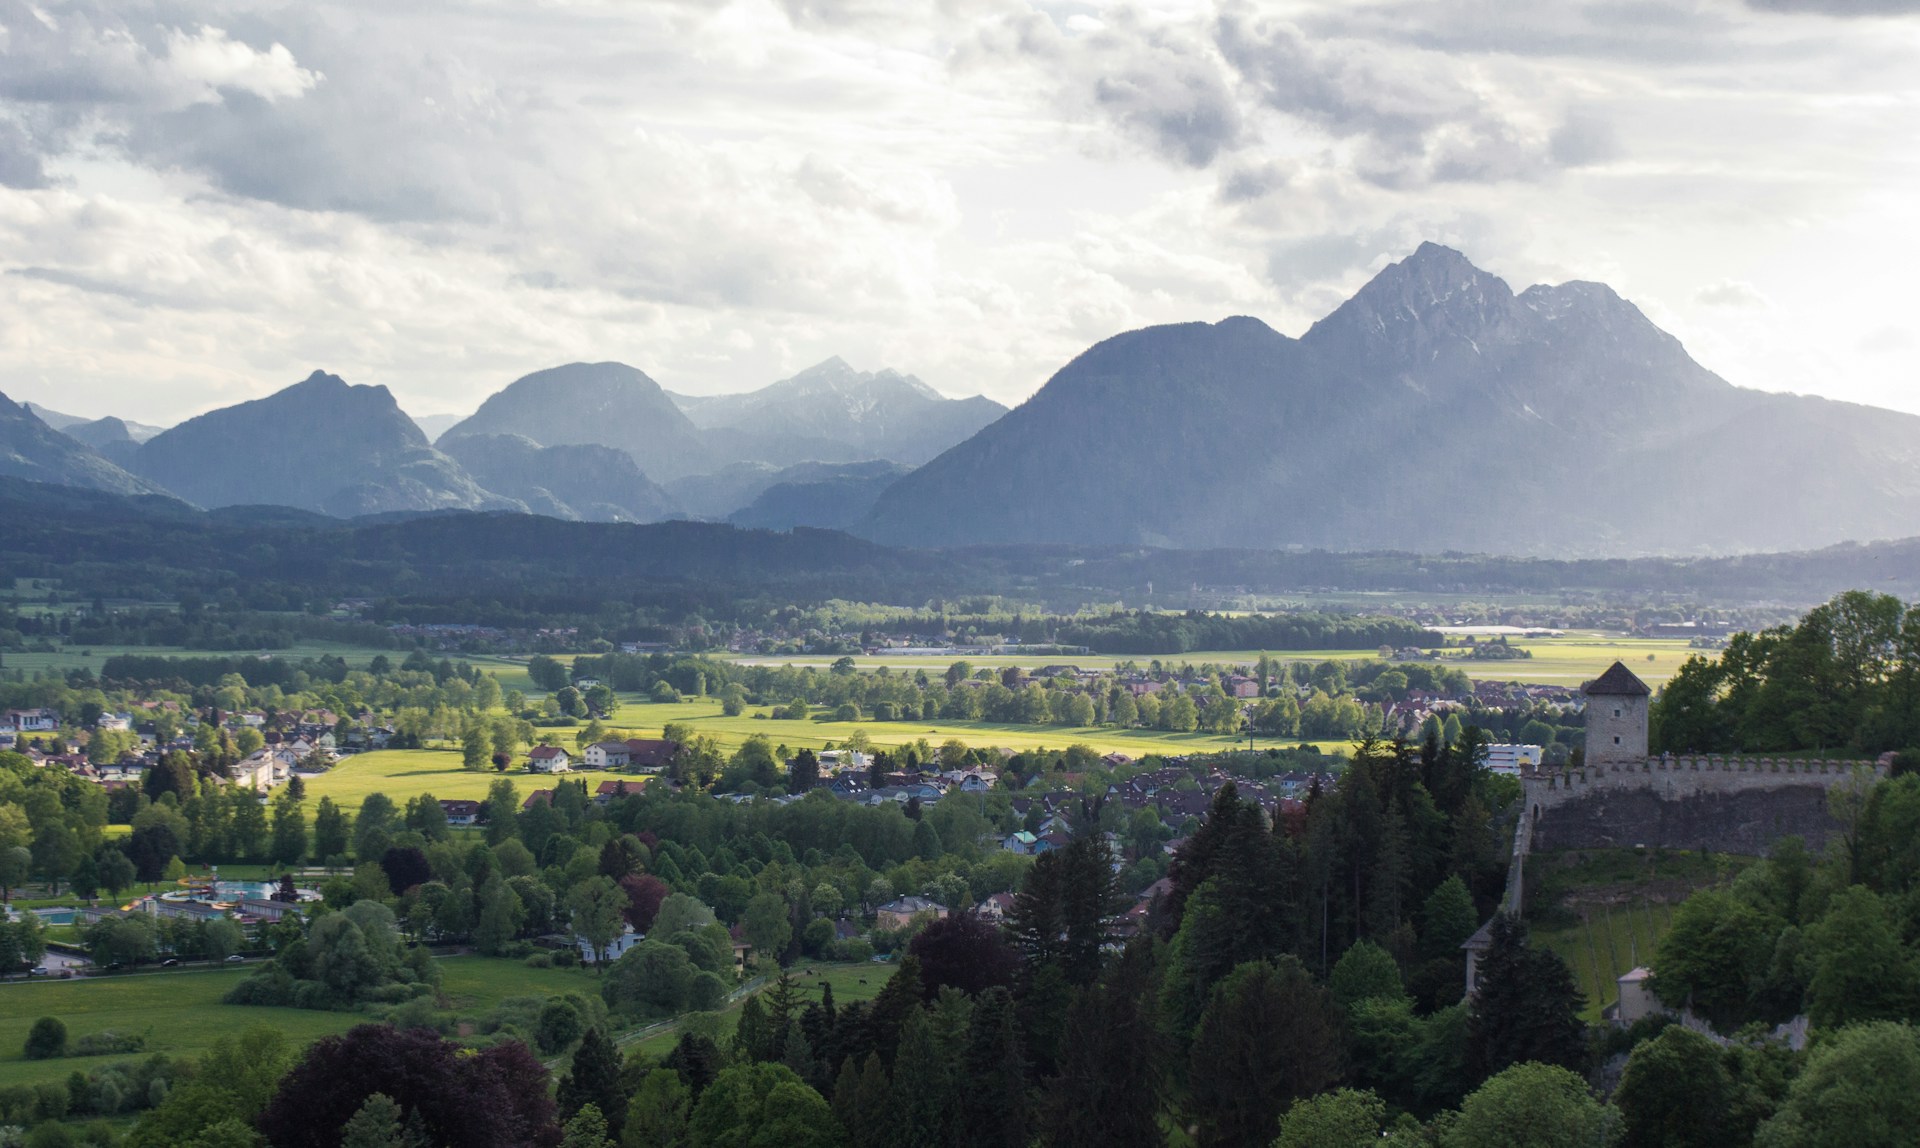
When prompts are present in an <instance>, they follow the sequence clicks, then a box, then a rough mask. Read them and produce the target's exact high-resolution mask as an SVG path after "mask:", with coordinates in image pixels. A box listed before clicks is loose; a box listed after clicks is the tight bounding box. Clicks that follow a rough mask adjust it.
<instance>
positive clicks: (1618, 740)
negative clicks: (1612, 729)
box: [1613, 736, 1620, 745]
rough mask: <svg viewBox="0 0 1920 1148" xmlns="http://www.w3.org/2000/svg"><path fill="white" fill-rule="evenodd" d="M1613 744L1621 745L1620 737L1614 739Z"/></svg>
mask: <svg viewBox="0 0 1920 1148" xmlns="http://www.w3.org/2000/svg"><path fill="white" fill-rule="evenodd" d="M1613 744H1615V745H1619V744H1620V739H1619V737H1618V736H1616V737H1615V738H1614V739H1613Z"/></svg>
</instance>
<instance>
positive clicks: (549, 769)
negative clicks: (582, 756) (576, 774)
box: [527, 745, 573, 773]
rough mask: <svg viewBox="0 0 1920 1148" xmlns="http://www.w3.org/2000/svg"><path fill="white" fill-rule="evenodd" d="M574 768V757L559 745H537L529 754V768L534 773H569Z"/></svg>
mask: <svg viewBox="0 0 1920 1148" xmlns="http://www.w3.org/2000/svg"><path fill="white" fill-rule="evenodd" d="M572 768H573V759H572V758H571V757H568V756H567V751H566V750H564V749H561V748H560V747H559V746H557V745H536V746H534V747H533V752H531V753H529V754H527V769H528V770H529V771H531V772H533V773H567V772H569V771H571V770H572Z"/></svg>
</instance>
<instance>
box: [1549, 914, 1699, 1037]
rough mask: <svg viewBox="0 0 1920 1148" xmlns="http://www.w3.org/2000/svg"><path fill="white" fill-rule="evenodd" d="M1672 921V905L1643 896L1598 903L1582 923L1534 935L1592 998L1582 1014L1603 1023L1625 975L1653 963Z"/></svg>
mask: <svg viewBox="0 0 1920 1148" xmlns="http://www.w3.org/2000/svg"><path fill="white" fill-rule="evenodd" d="M1672 924H1673V906H1672V905H1670V904H1668V903H1666V902H1664V901H1653V900H1646V899H1641V900H1634V901H1628V902H1626V903H1624V904H1617V905H1597V906H1594V907H1592V908H1590V909H1588V910H1587V916H1586V919H1585V920H1583V921H1581V922H1580V923H1579V924H1575V925H1567V926H1564V927H1561V928H1557V929H1537V930H1535V931H1534V933H1533V939H1534V941H1535V943H1537V944H1542V945H1545V946H1546V947H1547V948H1549V949H1552V950H1553V951H1554V952H1556V953H1558V954H1560V956H1561V958H1562V959H1563V960H1565V961H1566V962H1567V965H1568V966H1569V967H1570V968H1572V970H1573V983H1574V984H1575V985H1577V986H1579V989H1580V991H1581V993H1583V994H1584V995H1585V996H1586V998H1587V1007H1586V1011H1585V1012H1584V1013H1582V1014H1581V1015H1582V1016H1583V1017H1584V1018H1585V1019H1587V1020H1590V1021H1597V1020H1599V1019H1600V1010H1601V1009H1603V1008H1605V1007H1606V1006H1608V1005H1610V1004H1612V1003H1613V1002H1614V1001H1616V1000H1618V999H1619V997H1620V987H1619V983H1618V982H1619V978H1620V976H1621V975H1622V974H1624V973H1626V972H1628V971H1630V970H1632V969H1633V968H1634V967H1636V966H1638V965H1644V964H1647V963H1648V962H1650V961H1651V960H1652V959H1653V954H1654V951H1655V950H1656V949H1657V948H1658V947H1659V944H1660V938H1662V937H1664V936H1666V935H1667V929H1668V928H1669V927H1670V926H1671V925H1672Z"/></svg>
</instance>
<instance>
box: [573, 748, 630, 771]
mask: <svg viewBox="0 0 1920 1148" xmlns="http://www.w3.org/2000/svg"><path fill="white" fill-rule="evenodd" d="M581 760H583V761H585V762H586V763H587V768H588V769H625V768H627V762H628V761H629V760H630V759H629V758H628V756H627V743H626V742H624V741H596V742H594V743H593V744H592V745H590V746H588V747H587V748H586V749H585V750H583V751H582V754H581Z"/></svg>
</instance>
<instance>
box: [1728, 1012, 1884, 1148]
mask: <svg viewBox="0 0 1920 1148" xmlns="http://www.w3.org/2000/svg"><path fill="white" fill-rule="evenodd" d="M1916 1127H1920V1039H1916V1035H1915V1032H1914V1029H1913V1028H1912V1027H1911V1026H1909V1025H1905V1024H1895V1023H1892V1022H1888V1021H1877V1022H1874V1023H1870V1024H1862V1025H1855V1026H1852V1027H1849V1028H1845V1029H1842V1030H1840V1031H1839V1032H1837V1033H1835V1034H1833V1036H1832V1037H1831V1038H1830V1039H1828V1040H1824V1041H1821V1042H1820V1043H1818V1044H1815V1045H1814V1047H1813V1050H1812V1052H1811V1053H1810V1054H1809V1055H1808V1057H1807V1066H1806V1069H1805V1070H1804V1071H1803V1072H1802V1073H1801V1074H1800V1076H1799V1077H1798V1078H1797V1079H1796V1080H1795V1081H1794V1082H1793V1085H1792V1087H1791V1088H1790V1089H1789V1090H1788V1092H1787V1099H1786V1103H1784V1104H1782V1105H1781V1106H1780V1110H1779V1112H1777V1113H1775V1114H1774V1116H1773V1117H1772V1119H1770V1120H1768V1121H1767V1122H1766V1123H1765V1124H1763V1125H1761V1127H1760V1132H1759V1135H1758V1136H1756V1137H1755V1138H1754V1144H1755V1145H1756V1146H1757V1148H1893V1146H1894V1145H1909V1144H1911V1143H1913V1130H1914V1129H1915V1128H1916Z"/></svg>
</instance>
